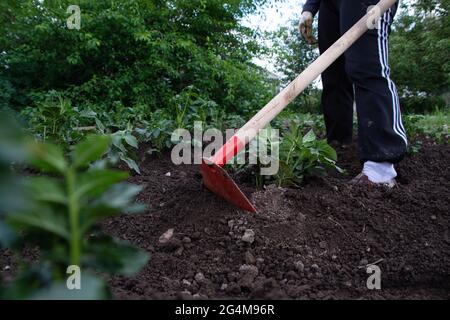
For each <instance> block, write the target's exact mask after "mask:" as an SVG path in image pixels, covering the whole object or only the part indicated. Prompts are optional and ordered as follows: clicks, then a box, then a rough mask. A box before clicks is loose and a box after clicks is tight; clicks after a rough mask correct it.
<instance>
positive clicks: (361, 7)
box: [340, 0, 408, 182]
mask: <svg viewBox="0 0 450 320" xmlns="http://www.w3.org/2000/svg"><path fill="white" fill-rule="evenodd" d="M376 3H377V1H371V0H362V1H357V2H355V1H351V0H342V1H341V5H340V17H341V32H342V33H344V32H346V31H347V30H348V29H349V28H351V27H352V26H353V25H354V24H355V23H356V22H357V21H358V20H359V19H360V18H361V17H363V16H364V15H365V14H366V13H367V9H368V7H369V6H370V5H373V4H376ZM396 8H397V6H396V5H395V6H394V7H392V8H391V9H390V10H389V11H388V12H387V13H386V14H385V15H384V16H383V17H382V19H381V21H380V23H379V28H377V29H373V30H369V31H368V32H366V33H365V34H364V35H363V36H362V37H361V38H360V39H359V40H358V41H357V42H356V43H355V44H354V45H353V46H352V47H351V48H350V49H349V50H348V51H347V52H346V54H345V58H346V70H347V73H348V74H349V76H350V78H351V79H352V81H353V83H354V85H355V101H356V106H357V111H358V137H359V150H360V158H361V162H362V163H364V164H365V170H364V172H366V173H367V174H368V175H371V176H372V180H380V179H381V180H383V179H387V178H388V177H391V179H393V178H395V177H396V175H397V174H396V172H395V169H394V166H393V164H395V163H398V162H400V161H401V160H402V159H403V157H404V155H405V153H406V150H407V143H408V142H407V136H406V132H405V129H404V127H403V124H402V118H401V112H400V105H399V99H398V96H397V91H396V88H395V85H394V83H393V82H392V80H391V78H390V68H389V64H388V37H389V29H390V25H391V23H392V20H393V18H394V16H395V12H396ZM377 170H378V171H379V174H380V177H378V178H377V177H376V173H377ZM373 182H378V181H373Z"/></svg>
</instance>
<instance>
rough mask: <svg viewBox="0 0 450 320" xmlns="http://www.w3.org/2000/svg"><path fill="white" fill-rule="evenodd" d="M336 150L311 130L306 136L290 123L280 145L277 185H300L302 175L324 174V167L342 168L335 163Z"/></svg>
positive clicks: (325, 168)
mask: <svg viewBox="0 0 450 320" xmlns="http://www.w3.org/2000/svg"><path fill="white" fill-rule="evenodd" d="M336 162H337V154H336V151H335V150H334V149H333V148H332V147H331V146H330V145H328V144H327V142H326V141H325V140H318V139H317V136H316V135H315V134H314V132H313V131H312V130H311V131H309V132H308V133H307V134H306V135H305V136H303V133H302V132H301V130H300V127H299V126H297V125H296V124H292V125H291V127H290V131H288V132H287V133H286V134H285V135H284V136H283V139H282V141H281V145H280V172H279V173H278V175H277V177H276V180H277V183H278V185H280V186H299V185H300V184H301V183H302V182H303V181H304V179H305V178H308V177H314V176H316V177H323V176H325V175H326V173H327V170H337V171H339V172H341V173H342V172H343V170H342V169H340V168H339V167H338V166H337V165H336Z"/></svg>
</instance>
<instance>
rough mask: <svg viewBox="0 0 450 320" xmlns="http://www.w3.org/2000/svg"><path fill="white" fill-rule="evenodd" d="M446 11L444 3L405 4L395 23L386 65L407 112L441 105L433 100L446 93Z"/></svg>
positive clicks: (449, 47)
mask: <svg viewBox="0 0 450 320" xmlns="http://www.w3.org/2000/svg"><path fill="white" fill-rule="evenodd" d="M449 8H450V1H448V0H433V1H423V0H416V1H412V2H405V3H404V4H403V9H404V10H402V12H403V14H401V15H400V16H399V17H397V19H396V22H395V25H394V32H393V33H392V35H391V41H390V44H391V53H390V62H391V67H392V70H393V73H392V75H393V78H394V80H395V82H396V83H397V85H398V87H399V90H400V93H401V96H402V97H403V100H404V101H403V102H404V105H405V107H406V110H407V111H416V112H422V111H426V110H427V109H428V110H429V109H432V108H433V107H435V106H437V105H439V104H442V102H439V101H438V100H436V99H435V98H434V99H433V97H438V96H440V95H442V94H444V93H446V92H448V91H449V84H450V18H449V15H448V12H449ZM427 101H428V103H429V104H431V105H430V106H427V105H426V103H427Z"/></svg>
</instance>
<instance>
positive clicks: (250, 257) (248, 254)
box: [245, 251, 256, 265]
mask: <svg viewBox="0 0 450 320" xmlns="http://www.w3.org/2000/svg"><path fill="white" fill-rule="evenodd" d="M245 263H246V264H249V265H253V264H255V263H256V258H255V256H254V255H253V254H252V253H251V252H250V251H247V252H246V253H245Z"/></svg>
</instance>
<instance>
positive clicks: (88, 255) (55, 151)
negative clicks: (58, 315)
mask: <svg viewBox="0 0 450 320" xmlns="http://www.w3.org/2000/svg"><path fill="white" fill-rule="evenodd" d="M111 140H112V138H111V137H110V136H105V135H104V136H101V135H92V136H89V137H87V139H85V140H84V141H83V142H81V143H79V144H77V145H76V146H75V147H74V148H73V150H72V152H71V155H70V159H66V158H65V157H64V154H63V151H62V150H61V149H60V148H58V147H56V146H55V145H52V144H48V143H36V142H32V143H29V144H28V150H30V154H31V156H30V157H29V159H28V163H30V165H32V166H33V167H35V168H37V169H39V170H41V172H42V175H39V176H33V177H28V178H26V179H25V184H24V188H25V190H26V192H25V193H24V194H28V195H30V197H31V199H30V200H31V201H30V202H31V203H30V205H29V206H27V207H26V208H23V209H18V210H13V211H10V212H7V214H6V217H5V221H6V223H7V225H8V226H9V227H10V228H11V229H12V230H13V231H14V232H15V235H16V239H15V241H13V242H12V245H11V248H12V249H13V250H14V251H15V252H16V253H17V256H18V257H20V256H21V253H22V252H23V250H24V248H37V249H38V256H39V258H38V259H36V261H35V262H33V263H32V266H31V267H30V266H29V265H28V264H25V263H24V262H22V263H21V262H20V261H19V266H20V268H19V270H20V271H19V274H18V275H17V277H16V280H15V281H14V282H13V283H12V284H11V285H10V286H9V287H8V288H7V289H6V290H5V292H4V295H5V297H6V298H15V299H28V298H37V299H51V298H59V299H66V298H67V299H70V298H75V299H103V298H109V297H110V294H109V291H108V290H107V286H106V283H105V281H104V280H103V279H102V278H101V277H100V276H99V275H98V274H99V273H105V274H111V275H126V276H129V275H133V274H135V273H136V272H138V271H139V270H140V269H141V268H142V267H143V266H144V265H145V264H146V263H147V261H148V256H147V254H146V253H145V252H143V251H141V250H139V249H136V248H134V247H133V246H130V245H129V244H126V243H124V242H121V241H119V240H116V239H113V238H112V237H110V236H107V235H106V234H104V233H103V232H102V231H101V229H100V227H99V222H100V221H102V220H103V219H105V218H108V217H113V216H117V215H119V214H121V213H127V214H134V213H138V212H140V211H142V210H143V206H142V205H139V204H136V203H134V198H135V197H136V195H137V194H138V193H139V192H140V190H141V188H140V187H138V186H134V185H128V184H123V183H120V182H121V181H123V180H125V179H126V178H127V177H128V174H127V173H125V172H121V171H116V170H109V169H98V168H95V167H92V166H91V164H92V163H93V162H94V161H97V160H99V159H100V158H101V157H102V156H103V155H104V154H105V153H106V152H107V151H108V150H109V147H110V144H111ZM68 266H78V267H79V268H80V269H81V271H82V273H81V290H74V291H69V290H68V289H67V287H66V277H67V268H68Z"/></svg>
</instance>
